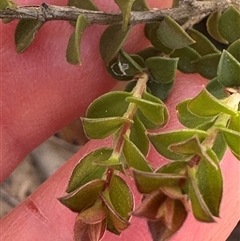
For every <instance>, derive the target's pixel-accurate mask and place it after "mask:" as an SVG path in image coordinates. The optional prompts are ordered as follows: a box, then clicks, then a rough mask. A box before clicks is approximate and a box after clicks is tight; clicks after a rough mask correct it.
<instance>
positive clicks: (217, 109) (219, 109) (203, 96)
mask: <svg viewBox="0 0 240 241" xmlns="http://www.w3.org/2000/svg"><path fill="white" fill-rule="evenodd" d="M206 106H209V107H208V108H206ZM188 109H189V110H190V111H191V112H192V113H193V114H195V115H197V116H202V117H213V116H216V115H218V114H220V113H226V114H229V115H232V116H236V115H237V113H236V111H235V110H234V109H232V108H230V107H228V106H227V105H225V104H223V103H222V102H220V101H219V100H218V99H216V98H215V97H214V96H212V95H211V94H210V93H209V92H208V91H207V90H206V89H205V88H204V89H203V90H202V91H201V92H200V93H199V94H198V95H197V96H196V97H195V98H193V99H192V100H190V101H189V103H188Z"/></svg>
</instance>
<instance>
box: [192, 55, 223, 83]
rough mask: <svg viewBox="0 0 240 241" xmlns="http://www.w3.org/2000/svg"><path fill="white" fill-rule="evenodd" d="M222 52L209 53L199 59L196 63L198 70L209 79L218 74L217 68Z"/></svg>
mask: <svg viewBox="0 0 240 241" xmlns="http://www.w3.org/2000/svg"><path fill="white" fill-rule="evenodd" d="M220 57H221V54H220V53H214V54H207V55H204V56H202V57H201V58H199V59H197V60H196V61H195V62H194V63H195V66H196V69H197V72H198V73H199V74H200V75H202V76H203V77H205V78H207V79H213V78H215V77H216V76H217V68H218V63H219V60H220Z"/></svg>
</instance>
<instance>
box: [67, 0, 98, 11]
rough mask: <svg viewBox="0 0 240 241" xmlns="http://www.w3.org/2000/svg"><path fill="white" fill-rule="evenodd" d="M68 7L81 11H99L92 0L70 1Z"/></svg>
mask: <svg viewBox="0 0 240 241" xmlns="http://www.w3.org/2000/svg"><path fill="white" fill-rule="evenodd" d="M68 6H74V7H76V8H80V9H87V10H92V11H98V7H97V6H96V5H95V4H94V3H93V2H92V1H91V0H69V1H68Z"/></svg>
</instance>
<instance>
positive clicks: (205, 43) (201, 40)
mask: <svg viewBox="0 0 240 241" xmlns="http://www.w3.org/2000/svg"><path fill="white" fill-rule="evenodd" d="M188 34H189V36H190V37H191V38H193V39H194V40H195V41H196V42H195V43H194V44H191V45H190V47H191V48H193V49H195V50H196V51H197V52H198V53H199V54H200V55H202V56H203V55H206V54H213V53H219V50H218V49H217V48H216V47H215V46H214V45H213V43H212V42H211V41H210V40H208V38H207V37H205V36H204V35H203V34H202V33H200V32H199V31H197V30H195V29H188Z"/></svg>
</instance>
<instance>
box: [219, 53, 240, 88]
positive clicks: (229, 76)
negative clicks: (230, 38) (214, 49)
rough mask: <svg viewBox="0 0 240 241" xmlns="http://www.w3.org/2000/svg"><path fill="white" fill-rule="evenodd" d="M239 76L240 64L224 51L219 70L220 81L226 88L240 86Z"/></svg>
mask: <svg viewBox="0 0 240 241" xmlns="http://www.w3.org/2000/svg"><path fill="white" fill-rule="evenodd" d="M239 76H240V62H238V61H237V60H236V59H235V58H234V57H233V56H232V55H231V54H230V53H228V52H227V51H225V50H223V53H222V56H221V58H220V61H219V65H218V70H217V77H218V81H219V82H220V83H221V84H222V85H223V86H226V87H235V86H240V78H239Z"/></svg>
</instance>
